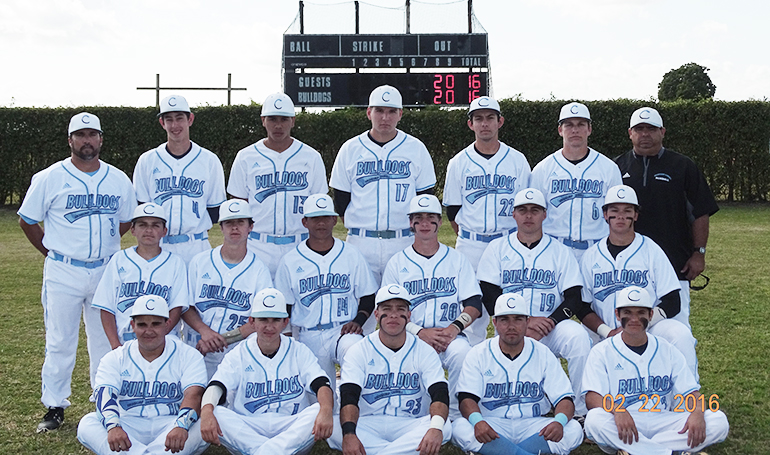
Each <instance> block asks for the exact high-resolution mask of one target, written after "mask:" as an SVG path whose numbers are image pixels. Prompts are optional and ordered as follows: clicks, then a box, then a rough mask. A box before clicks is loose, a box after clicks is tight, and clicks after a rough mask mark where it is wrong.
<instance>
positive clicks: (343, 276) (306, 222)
mask: <svg viewBox="0 0 770 455" xmlns="http://www.w3.org/2000/svg"><path fill="white" fill-rule="evenodd" d="M303 215H304V217H303V218H302V225H303V226H304V227H305V228H306V229H307V230H308V234H309V237H308V239H307V240H305V241H304V242H302V243H300V244H299V245H298V246H297V247H296V248H295V249H293V250H292V251H289V252H288V253H286V255H285V256H284V257H283V258H281V261H280V263H279V264H278V271H277V272H276V276H275V287H276V288H277V289H278V290H280V291H281V292H282V293H283V295H284V296H286V300H287V302H286V303H287V304H288V305H289V308H290V310H291V321H292V325H293V326H294V327H295V328H296V329H297V339H298V340H299V341H301V342H302V343H303V344H305V345H306V346H308V347H309V348H310V350H311V351H313V354H315V356H316V357H317V358H318V362H319V363H320V365H321V368H323V370H324V372H326V376H328V377H329V378H336V376H337V371H336V369H335V367H334V365H335V364H339V365H342V360H343V359H344V358H345V353H346V352H347V351H348V349H350V347H351V346H352V345H353V344H355V343H357V342H358V341H360V340H361V338H363V337H362V336H361V333H362V331H363V329H362V327H363V325H364V323H365V322H366V320H367V319H369V316H370V315H371V314H372V312H373V311H374V294H375V293H376V292H377V283H375V282H374V277H372V272H370V271H369V266H368V265H367V263H366V259H364V257H363V255H362V254H361V253H360V252H359V251H358V250H357V249H356V248H355V247H354V246H352V245H349V244H347V243H346V242H343V241H342V240H339V239H335V238H334V237H333V236H332V233H333V230H334V226H335V225H336V224H337V213H336V212H335V211H334V202H333V201H332V198H331V197H329V196H328V195H326V194H313V195H311V196H309V197H308V198H307V199H306V200H305V204H304V210H303Z"/></svg>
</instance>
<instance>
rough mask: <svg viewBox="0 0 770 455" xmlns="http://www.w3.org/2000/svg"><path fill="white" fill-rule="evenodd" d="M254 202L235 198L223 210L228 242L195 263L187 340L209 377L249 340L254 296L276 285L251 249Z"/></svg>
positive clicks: (190, 273) (221, 218)
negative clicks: (237, 346) (228, 354)
mask: <svg viewBox="0 0 770 455" xmlns="http://www.w3.org/2000/svg"><path fill="white" fill-rule="evenodd" d="M252 224H254V221H253V220H252V219H251V212H250V210H249V203H248V202H246V201H244V200H242V199H230V200H229V201H226V202H225V203H224V204H222V205H221V206H220V207H219V227H220V228H221V229H222V234H223V235H224V243H223V244H222V245H220V246H218V247H216V248H214V249H211V250H209V251H204V252H203V253H198V254H197V255H196V256H195V257H194V258H193V259H192V261H190V265H189V268H188V270H187V281H188V285H189V289H190V291H189V292H190V300H191V301H192V303H193V306H191V307H190V309H189V310H187V311H185V312H184V313H183V314H182V319H183V320H184V322H185V324H187V326H188V327H185V335H184V339H185V342H187V343H188V344H190V345H191V346H196V347H197V348H198V350H199V351H201V353H203V354H204V360H205V361H206V371H207V373H208V376H209V379H210V378H211V376H212V375H213V374H214V371H215V370H216V368H217V365H219V362H221V361H222V357H223V356H224V353H225V352H226V351H227V350H229V349H231V348H232V347H233V345H234V344H235V343H237V342H238V341H241V340H242V339H244V338H246V337H247V336H249V335H250V334H251V333H253V332H252V330H251V325H247V324H246V322H247V321H248V319H249V316H250V315H251V306H252V301H253V298H254V295H255V294H256V293H257V292H259V291H261V290H262V289H266V288H269V287H272V286H273V280H272V279H271V278H270V272H269V271H268V270H267V267H265V264H263V263H262V261H260V260H259V258H258V257H257V256H256V255H255V254H254V253H252V252H251V251H249V249H248V247H247V242H248V237H249V232H251V228H252Z"/></svg>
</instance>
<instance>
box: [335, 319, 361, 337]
mask: <svg viewBox="0 0 770 455" xmlns="http://www.w3.org/2000/svg"><path fill="white" fill-rule="evenodd" d="M348 333H355V334H356V335H363V334H364V329H363V328H362V327H361V326H360V325H359V324H358V323H357V322H355V321H350V322H348V323H347V324H345V325H343V326H342V328H341V329H340V334H342V335H347V334H348Z"/></svg>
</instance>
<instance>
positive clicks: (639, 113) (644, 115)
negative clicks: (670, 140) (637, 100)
mask: <svg viewBox="0 0 770 455" xmlns="http://www.w3.org/2000/svg"><path fill="white" fill-rule="evenodd" d="M640 123H647V124H648V125H652V126H655V127H658V128H663V118H662V117H661V116H660V114H659V113H658V111H656V110H655V109H653V108H651V107H640V108H639V109H637V110H635V111H634V113H633V114H631V122H630V123H629V128H633V127H635V126H636V125H638V124H640Z"/></svg>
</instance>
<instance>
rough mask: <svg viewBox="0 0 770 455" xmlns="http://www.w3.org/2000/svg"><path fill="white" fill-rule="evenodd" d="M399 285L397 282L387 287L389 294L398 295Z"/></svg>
mask: <svg viewBox="0 0 770 455" xmlns="http://www.w3.org/2000/svg"><path fill="white" fill-rule="evenodd" d="M393 289H395V291H394V290H393ZM399 291H400V289H399V286H398V285H397V284H393V285H391V286H390V287H388V293H389V294H391V295H398V294H399Z"/></svg>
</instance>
